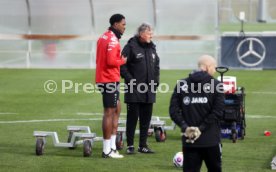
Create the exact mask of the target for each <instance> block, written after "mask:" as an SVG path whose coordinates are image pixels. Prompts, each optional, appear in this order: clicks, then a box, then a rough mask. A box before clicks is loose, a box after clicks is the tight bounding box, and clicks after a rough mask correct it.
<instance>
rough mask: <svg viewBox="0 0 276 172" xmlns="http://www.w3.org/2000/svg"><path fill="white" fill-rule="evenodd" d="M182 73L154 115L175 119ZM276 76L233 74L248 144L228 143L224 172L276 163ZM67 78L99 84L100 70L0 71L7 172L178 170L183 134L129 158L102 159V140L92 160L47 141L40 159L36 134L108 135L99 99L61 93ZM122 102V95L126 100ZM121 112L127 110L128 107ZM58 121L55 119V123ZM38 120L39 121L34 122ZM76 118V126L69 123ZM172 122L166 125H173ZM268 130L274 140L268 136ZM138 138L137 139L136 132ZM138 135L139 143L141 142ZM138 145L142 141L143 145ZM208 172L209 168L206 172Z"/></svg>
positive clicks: (1, 139)
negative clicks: (242, 94) (241, 93)
mask: <svg viewBox="0 0 276 172" xmlns="http://www.w3.org/2000/svg"><path fill="white" fill-rule="evenodd" d="M188 72H190V71H183V70H170V71H167V70H162V72H161V82H162V83H168V84H169V86H170V92H168V93H159V94H158V96H157V103H156V104H155V106H154V115H156V116H161V117H168V116H169V115H168V106H169V101H170V96H171V91H172V90H173V87H174V85H175V83H176V80H177V79H180V78H183V77H186V76H187V74H188ZM275 74H276V71H272V70H271V71H269V70H268V71H230V72H229V73H228V74H227V75H229V76H237V82H238V86H244V87H245V89H246V122H247V128H246V129H247V130H246V137H245V140H243V141H240V140H238V142H237V143H236V144H233V143H232V142H231V141H230V140H225V139H224V140H223V171H224V172H247V171H250V172H264V171H270V169H271V168H270V161H271V159H272V157H273V156H274V155H275V154H276V137H275V135H276V127H275V123H276V113H275V107H276V101H275V99H276V87H275V85H276V79H275ZM47 80H54V81H55V82H56V83H57V91H56V92H55V93H51V94H50V93H47V92H45V90H44V83H45V82H46V81H47ZM62 80H71V81H72V82H73V83H74V84H75V83H82V84H85V83H93V82H94V70H35V69H30V70H27V69H0V88H1V89H0V104H1V105H0V171H20V172H21V171H28V172H31V171H97V172H98V171H108V172H109V171H120V172H123V171H125V172H129V171H132V172H135V171H137V172H154V171H156V172H157V171H158V172H162V171H164V172H168V171H172V172H173V171H175V172H177V171H178V172H179V171H181V169H178V168H176V167H174V166H173V164H172V158H173V156H174V154H175V153H176V152H178V151H181V141H180V131H179V129H178V128H177V129H176V130H174V131H168V132H167V136H168V138H167V140H166V142H165V143H157V142H155V139H154V137H149V139H148V141H149V144H150V146H151V148H152V149H154V150H155V151H156V153H155V154H153V155H144V154H138V153H137V154H135V155H130V156H128V155H125V149H124V150H122V151H121V153H123V154H124V155H125V158H123V159H120V160H118V159H102V158H101V152H102V143H101V142H96V143H95V145H94V147H93V153H92V156H91V157H89V158H84V157H82V146H79V147H78V148H77V149H75V150H69V149H67V148H56V147H54V146H53V144H52V139H51V138H47V143H46V147H45V154H44V155H43V156H36V155H35V138H34V137H33V131H35V130H46V131H56V132H58V135H59V139H60V141H62V142H66V140H67V134H68V133H67V131H66V127H67V125H88V126H90V128H91V130H92V131H93V132H96V133H97V135H99V136H102V132H101V120H100V119H101V116H100V115H90V113H101V112H102V105H101V104H102V102H101V96H100V94H96V93H86V92H85V91H83V87H82V86H79V89H77V90H79V92H78V93H76V92H75V86H74V87H73V88H72V89H68V90H66V92H65V93H62V89H61V85H62ZM121 100H123V95H121ZM122 107H123V109H122V113H125V112H126V110H125V105H124V104H122ZM124 117H125V116H123V115H122V118H124ZM57 119H58V120H59V121H53V120H57ZM35 120H36V121H35ZM66 120H70V121H66ZM170 123H171V121H170V120H167V124H168V125H169V124H170ZM264 130H270V131H271V132H272V136H270V137H265V136H264V135H263V132H264ZM137 136H138V135H137ZM137 136H136V138H138V137H137ZM137 142H138V140H137V139H136V140H135V146H136V147H137ZM202 171H206V168H205V166H204V165H203V170H202Z"/></svg>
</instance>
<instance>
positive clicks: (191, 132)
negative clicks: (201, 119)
mask: <svg viewBox="0 0 276 172" xmlns="http://www.w3.org/2000/svg"><path fill="white" fill-rule="evenodd" d="M182 135H184V136H185V137H187V139H186V143H194V142H195V141H196V140H197V139H198V138H199V136H200V135H201V132H200V130H199V128H198V127H187V128H186V130H185V133H182Z"/></svg>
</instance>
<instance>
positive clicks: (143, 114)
mask: <svg viewBox="0 0 276 172" xmlns="http://www.w3.org/2000/svg"><path fill="white" fill-rule="evenodd" d="M152 106H153V104H152V103H128V104H127V122H126V136H127V145H128V146H132V145H134V134H135V129H136V125H137V121H138V118H139V128H140V140H139V146H140V147H145V146H147V137H148V129H149V125H150V120H151V116H152Z"/></svg>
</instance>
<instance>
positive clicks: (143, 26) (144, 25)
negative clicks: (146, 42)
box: [136, 23, 152, 36]
mask: <svg viewBox="0 0 276 172" xmlns="http://www.w3.org/2000/svg"><path fill="white" fill-rule="evenodd" d="M146 30H152V27H151V25H150V24H148V23H142V24H141V25H140V26H139V27H138V28H137V32H136V36H140V34H141V33H143V32H145V31H146Z"/></svg>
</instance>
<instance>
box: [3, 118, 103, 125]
mask: <svg viewBox="0 0 276 172" xmlns="http://www.w3.org/2000/svg"><path fill="white" fill-rule="evenodd" d="M99 120H102V118H88V119H45V120H36V119H34V120H20V121H0V124H16V123H35V122H64V121H99Z"/></svg>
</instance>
